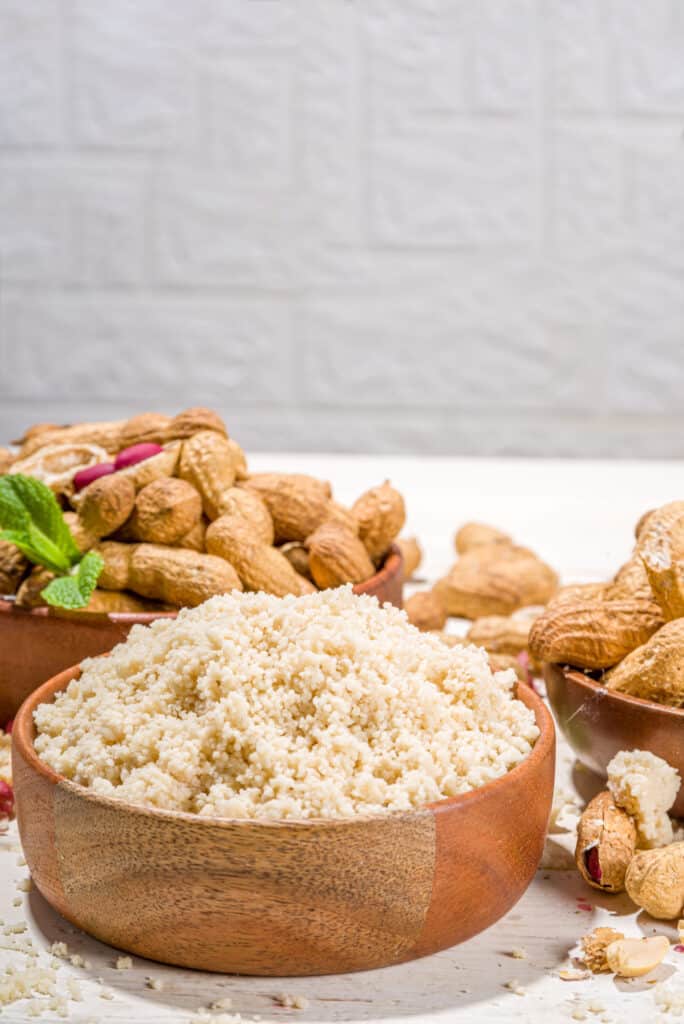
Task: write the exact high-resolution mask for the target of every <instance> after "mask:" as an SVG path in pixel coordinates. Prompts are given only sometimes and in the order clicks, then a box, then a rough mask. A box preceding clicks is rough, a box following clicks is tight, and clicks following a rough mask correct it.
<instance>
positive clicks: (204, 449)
mask: <svg viewBox="0 0 684 1024" xmlns="http://www.w3.org/2000/svg"><path fill="white" fill-rule="evenodd" d="M178 476H179V477H181V479H183V480H187V481H188V482H189V483H191V484H192V485H193V487H195V488H196V489H197V490H198V491H199V493H200V495H201V497H202V506H203V508H204V514H205V515H206V516H208V517H209V519H216V518H217V516H219V515H220V511H221V497H222V495H223V493H224V492H225V491H227V490H228V489H229V488H230V487H232V486H233V484H234V483H235V461H234V453H233V449H232V447H231V446H230V445H229V444H228V442H227V440H226V438H225V437H223V435H222V434H220V433H218V432H217V431H215V430H202V431H200V432H199V433H197V434H194V435H193V436H192V437H189V438H188V439H187V441H184V442H183V447H182V450H181V456H180V462H179V465H178Z"/></svg>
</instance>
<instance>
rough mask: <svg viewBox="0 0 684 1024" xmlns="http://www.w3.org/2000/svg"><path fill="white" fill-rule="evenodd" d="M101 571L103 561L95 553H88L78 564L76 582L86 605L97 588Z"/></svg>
mask: <svg viewBox="0 0 684 1024" xmlns="http://www.w3.org/2000/svg"><path fill="white" fill-rule="evenodd" d="M103 569H104V559H103V558H102V556H101V555H98V553H97V551H88V553H87V554H85V555H84V556H83V558H82V559H81V561H80V563H79V566H78V572H77V574H76V582H77V583H78V589H79V590H80V592H81V595H82V596H83V598H84V600H85V603H86V604H87V603H88V601H89V600H90V595H91V594H92V592H93V590H94V589H95V587H96V586H97V581H98V579H99V578H100V573H101V572H102V570H103Z"/></svg>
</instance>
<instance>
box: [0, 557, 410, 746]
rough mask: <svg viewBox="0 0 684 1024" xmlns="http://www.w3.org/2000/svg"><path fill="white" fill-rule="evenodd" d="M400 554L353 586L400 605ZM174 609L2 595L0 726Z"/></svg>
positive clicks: (356, 590) (172, 613)
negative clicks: (73, 605) (43, 687)
mask: <svg viewBox="0 0 684 1024" xmlns="http://www.w3.org/2000/svg"><path fill="white" fill-rule="evenodd" d="M402 590H403V580H402V557H401V552H400V550H399V548H398V547H397V546H396V545H393V546H392V548H391V549H390V551H389V554H388V555H387V558H386V559H385V562H384V564H383V565H382V567H381V568H380V569H379V570H378V571H377V572H376V573H375V575H374V576H371V578H370V579H368V580H365V581H364V582H363V583H357V584H356V586H355V587H354V593H356V594H369V595H371V596H374V597H377V599H378V601H380V602H381V603H384V602H386V601H389V603H390V604H393V605H396V606H397V608H401V607H402ZM176 614H177V613H176V612H175V611H171V612H143V613H137V614H133V613H130V612H110V613H108V614H107V613H103V612H84V611H82V612H66V611H61V610H58V609H54V608H33V609H31V610H25V609H22V608H17V607H16V606H15V605H14V604H13V603H12V602H10V601H0V726H2V724H3V722H6V721H7V720H8V719H9V718H12V716H13V715H15V714H16V712H17V711H18V709H19V707H20V706H21V703H22V701H23V700H25V698H26V697H27V696H28V695H29V693H31V691H32V690H34V689H35V688H36V687H37V686H40V684H41V683H42V682H44V681H45V680H46V679H51V678H52V677H53V676H55V675H57V673H58V672H61V671H62V669H65V668H67V667H68V666H69V665H77V664H80V663H81V662H82V661H83V660H84V659H85V658H92V657H95V656H96V655H98V654H105V653H106V652H107V651H111V649H112V647H114V646H116V644H118V643H121V641H122V640H125V639H126V637H127V636H128V633H129V631H130V629H131V627H132V626H135V625H137V624H141V625H145V626H146V625H149V623H150V622H153V621H154V620H155V619H159V618H174V617H175V616H176Z"/></svg>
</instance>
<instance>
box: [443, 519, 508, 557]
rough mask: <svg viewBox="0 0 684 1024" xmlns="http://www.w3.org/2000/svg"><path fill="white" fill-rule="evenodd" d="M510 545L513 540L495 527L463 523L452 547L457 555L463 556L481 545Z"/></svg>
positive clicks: (485, 524) (484, 524)
mask: <svg viewBox="0 0 684 1024" xmlns="http://www.w3.org/2000/svg"><path fill="white" fill-rule="evenodd" d="M512 543H513V540H512V538H511V537H509V535H508V534H507V533H504V532H503V531H502V530H497V528H496V527H495V526H488V525H487V523H464V524H463V526H461V527H460V529H459V530H457V531H456V536H455V537H454V547H455V548H456V550H457V552H458V553H459V555H465V554H466V552H467V551H472V549H473V548H476V547H480V546H481V545H483V544H512Z"/></svg>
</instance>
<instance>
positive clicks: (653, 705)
mask: <svg viewBox="0 0 684 1024" xmlns="http://www.w3.org/2000/svg"><path fill="white" fill-rule="evenodd" d="M543 667H544V670H545V671H544V675H546V670H547V669H552V670H556V671H558V672H559V673H560V674H561V675H562V676H563V679H564V680H568V679H570V680H571V681H572V682H573V683H574V684H575V685H576V686H579V687H585V688H586V689H587V690H590V691H591V692H592V694H596V693H599V694H600V695H601V697H602V699H604V700H606V701H607V702H608V703H610V702H614V703H615V704H627V705H632V706H633V707H634V708H635V709H637V708H638V709H639V710H640V711H642V712H643V713H646V714H656V715H665V716H666V717H672V718H675V719H679V718H684V707H682V708H675V707H673V706H672V705H671V704H658V702H657V701H655V700H645V699H644V698H643V697H633V696H632V695H631V694H629V693H620V691H619V690H609V689H608V687H606V686H603V685H602V684H601V683H600V682H599V681H598V680H596V679H592V678H591V677H590V676H586V675H585V674H584V672H582V670H581V669H579V668H574V667H573V666H572V665H564V664H563V663H560V662H554V661H546V662H544V666H543Z"/></svg>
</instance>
